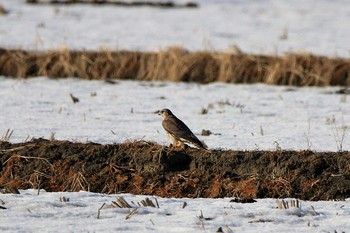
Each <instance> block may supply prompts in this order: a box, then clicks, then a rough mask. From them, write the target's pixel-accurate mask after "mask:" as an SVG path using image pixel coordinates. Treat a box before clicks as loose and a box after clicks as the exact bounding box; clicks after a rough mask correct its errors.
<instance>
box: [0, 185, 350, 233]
mask: <svg viewBox="0 0 350 233" xmlns="http://www.w3.org/2000/svg"><path fill="white" fill-rule="evenodd" d="M20 192H21V194H20V195H16V194H2V195H1V196H0V206H2V207H5V208H7V209H0V230H1V231H2V232H4V231H5V232H62V231H64V232H216V231H217V230H218V229H219V227H222V230H223V232H226V233H227V232H259V233H262V232H347V231H348V230H349V229H350V221H349V216H350V200H349V199H347V200H345V201H337V202H329V201H328V202H324V201H318V202H309V201H301V208H289V209H278V208H277V205H276V203H275V201H276V200H275V199H258V200H257V202H256V203H248V204H241V203H234V202H230V200H231V199H229V198H225V199H209V198H206V199H201V198H198V199H188V198H183V199H178V198H176V199H175V198H159V197H150V196H148V198H150V200H152V201H153V203H156V201H155V198H156V199H157V201H158V203H159V208H153V207H138V205H137V204H136V203H138V202H141V201H142V200H144V199H145V198H146V196H134V195H130V194H120V195H105V194H96V193H90V192H75V193H67V192H64V193H62V192H56V193H47V192H45V191H43V190H41V191H40V194H39V196H38V195H37V193H38V192H37V190H20ZM63 197H65V198H69V202H62V201H61V200H62V199H63ZM117 197H123V198H124V199H125V200H126V201H127V202H128V203H129V204H131V202H132V201H133V202H134V203H135V204H131V205H132V207H138V208H137V212H136V213H135V214H134V215H130V217H129V218H128V219H126V217H127V215H128V214H129V213H130V211H131V208H113V207H112V206H111V204H112V201H116V198H117ZM60 199H61V200H60ZM286 201H288V202H289V201H290V199H286ZM184 202H186V204H187V206H186V207H185V208H183V206H184ZM103 203H105V205H104V207H103V208H102V209H101V210H100V215H99V219H98V218H97V215H98V209H99V208H100V207H101V206H102V205H103ZM201 216H202V218H201ZM29 222H30V223H31V224H28V223H29Z"/></svg>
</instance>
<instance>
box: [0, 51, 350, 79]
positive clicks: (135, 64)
mask: <svg viewBox="0 0 350 233" xmlns="http://www.w3.org/2000/svg"><path fill="white" fill-rule="evenodd" d="M0 75H3V76H6V77H19V78H27V77H37V76H48V77H50V78H64V77H78V78H81V79H100V80H111V79H129V80H142V81H174V82H198V83H210V82H225V83H266V84H274V85H295V86H329V85H337V86H350V59H344V58H331V57H324V56H315V55H312V54H286V55H284V56H266V55H253V54H244V53H242V52H241V51H239V49H238V51H236V52H234V53H218V52H188V51H186V50H184V49H182V48H179V47H174V48H171V49H169V50H166V51H160V52H138V51H108V50H105V51H70V50H68V49H62V50H58V51H47V52H43V51H25V50H11V49H1V48H0Z"/></svg>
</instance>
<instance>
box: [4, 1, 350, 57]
mask: <svg viewBox="0 0 350 233" xmlns="http://www.w3.org/2000/svg"><path fill="white" fill-rule="evenodd" d="M181 2H186V1H181ZM197 2H198V3H199V4H200V7H199V8H196V9H159V8H150V7H144V8H137V7H136V8H125V7H111V6H98V7H96V6H94V7H93V6H86V5H84V6H82V5H75V6H36V5H28V4H25V0H11V1H9V0H0V4H1V5H3V6H4V7H5V8H6V9H7V10H9V14H8V15H5V16H0V47H6V48H23V49H41V50H46V49H53V48H58V47H62V46H64V47H68V48H71V49H99V48H101V47H108V48H110V49H113V50H114V49H128V50H150V51H154V50H158V49H161V50H163V49H166V48H167V47H169V46H175V45H179V46H182V47H185V48H186V49H189V50H203V49H205V50H229V49H230V47H231V46H232V45H237V46H238V47H240V48H241V49H242V50H243V51H244V52H249V53H265V54H266V53H267V54H275V53H278V54H282V53H284V52H288V51H290V52H298V51H300V50H306V51H310V52H313V53H316V54H324V55H330V56H336V55H338V56H343V57H349V51H350V44H349V43H348V41H349V23H348V22H350V4H349V3H348V1H344V0H334V1H330V0H308V1H298V0H291V1H287V0H284V1H281V0H267V1H256V0H244V1H241V0H236V1H231V0H226V1H215V0H206V1H197Z"/></svg>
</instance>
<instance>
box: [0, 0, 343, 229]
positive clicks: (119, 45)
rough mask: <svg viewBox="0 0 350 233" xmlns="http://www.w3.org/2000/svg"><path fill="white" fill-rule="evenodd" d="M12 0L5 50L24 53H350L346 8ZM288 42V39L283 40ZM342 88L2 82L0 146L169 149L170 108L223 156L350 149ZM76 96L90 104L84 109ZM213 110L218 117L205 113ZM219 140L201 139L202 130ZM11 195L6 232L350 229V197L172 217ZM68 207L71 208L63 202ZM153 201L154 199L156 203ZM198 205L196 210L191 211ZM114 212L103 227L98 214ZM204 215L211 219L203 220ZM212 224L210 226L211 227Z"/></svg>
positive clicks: (173, 211) (2, 199)
mask: <svg viewBox="0 0 350 233" xmlns="http://www.w3.org/2000/svg"><path fill="white" fill-rule="evenodd" d="M24 2H25V1H24V0H11V1H9V0H0V4H1V5H3V6H4V7H5V8H6V9H7V10H9V14H8V15H5V16H0V47H5V48H23V49H33V50H34V49H40V50H46V49H55V48H58V47H60V46H65V47H68V48H70V49H99V48H101V47H108V48H110V49H132V50H134V49H137V50H151V51H153V50H156V49H165V48H167V47H168V46H174V45H180V46H183V47H185V48H187V49H189V50H203V49H206V50H226V49H228V48H229V47H230V46H231V45H234V44H235V45H237V46H238V47H240V48H241V49H242V50H243V51H244V52H253V53H260V52H261V53H283V52H286V51H292V52H297V51H299V50H307V51H311V52H314V53H317V54H324V55H330V56H333V55H339V56H343V57H349V51H350V45H349V43H348V38H349V30H348V22H350V5H349V4H348V2H347V1H341V0H337V1H328V0H308V1H280V0H269V1H255V0H246V1H209V0H207V1H200V2H199V3H200V8H198V9H176V10H175V9H169V10H164V9H158V8H149V7H145V8H117V7H105V6H100V7H95V8H93V7H90V6H69V7H68V6H30V5H27V4H25V3H24ZM283 37H284V38H283ZM338 90H339V87H332V88H291V87H284V86H278V87H276V86H267V85H231V84H221V83H213V84H208V85H198V84H188V83H187V84H185V83H160V82H159V83H157V82H131V81H118V82H117V84H109V83H106V82H102V81H83V80H77V79H73V78H72V79H65V80H49V79H47V78H45V77H40V78H35V79H30V80H18V79H17V80H14V79H8V78H5V77H0V137H1V136H2V134H3V133H5V132H6V130H7V129H11V130H13V134H12V136H11V138H10V141H11V142H23V141H25V140H26V139H30V138H31V137H45V138H49V137H50V136H52V135H54V137H55V138H56V139H60V140H73V141H83V142H85V141H93V142H99V143H118V142H123V141H125V140H129V139H145V140H151V141H156V142H158V143H161V144H165V145H166V144H168V143H169V142H168V140H167V138H166V135H165V133H164V131H163V129H162V127H161V118H160V116H158V115H156V114H153V112H154V111H156V110H159V109H161V108H165V107H167V108H170V109H171V110H172V111H173V112H174V114H176V115H177V116H178V117H179V118H181V119H182V120H183V121H184V122H185V123H186V124H187V125H188V126H189V127H190V128H191V129H192V130H193V131H194V133H195V134H197V135H198V137H199V138H200V139H203V140H204V141H205V142H206V143H207V144H208V146H209V147H211V148H227V149H236V150H241V149H242V150H255V149H259V150H269V149H270V150H275V149H277V148H282V149H296V150H303V149H312V150H317V151H338V150H339V149H341V148H340V147H342V149H343V150H349V149H350V130H348V131H344V130H346V129H348V128H349V127H350V100H349V96H346V95H341V94H335V92H336V91H338ZM70 94H73V95H74V96H75V97H77V98H79V100H80V101H79V102H78V103H75V104H74V103H73V102H72V100H71V97H70ZM205 111H207V113H206V114H203V113H204V112H205ZM202 129H206V130H210V131H211V132H212V133H213V134H212V135H210V136H207V137H205V136H201V135H200V133H201V130H202ZM343 132H345V134H344V135H345V137H344V139H343V141H342V134H343ZM20 192H21V194H20V195H15V194H0V206H1V207H5V208H6V209H0V230H1V231H2V232H63V231H64V232H118V231H122V232H215V231H216V230H218V228H219V227H222V229H223V231H224V232H335V231H337V232H347V231H348V230H349V229H350V221H349V217H350V200H349V199H347V200H346V201H338V202H321V201H319V202H306V201H302V202H301V208H291V209H287V210H286V209H277V208H276V204H275V200H274V199H260V200H257V202H256V203H251V204H239V203H232V202H229V201H230V199H229V198H227V199H172V198H169V199H165V198H157V200H158V202H159V207H160V208H159V209H158V208H152V207H140V208H138V209H137V213H135V214H134V215H132V216H131V217H130V218H129V219H128V220H126V219H125V218H126V216H127V215H128V214H129V212H130V209H119V208H112V207H111V206H110V205H111V202H112V201H115V200H116V197H118V196H122V197H124V198H125V199H126V200H127V201H128V202H129V203H130V202H131V201H134V202H135V203H136V202H140V201H141V200H143V199H145V196H133V195H130V194H122V195H105V194H96V193H89V192H77V193H68V192H65V193H47V192H45V191H43V190H41V192H40V195H39V196H37V190H20ZM62 197H66V198H69V202H61V201H60V198H62ZM150 198H151V199H152V200H154V199H153V197H150ZM184 202H186V203H187V206H186V207H185V208H184V209H183V208H182V206H183V203H184ZM103 203H105V204H106V205H105V206H104V207H103V208H102V209H101V211H100V218H99V219H97V212H98V209H99V208H100V207H101V206H102V204H103ZM201 211H202V214H203V217H204V218H200V216H201ZM205 218H209V219H205Z"/></svg>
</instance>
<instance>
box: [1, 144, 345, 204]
mask: <svg viewBox="0 0 350 233" xmlns="http://www.w3.org/2000/svg"><path fill="white" fill-rule="evenodd" d="M0 160H1V161H0V175H1V177H0V187H1V188H2V191H9V190H12V189H13V187H17V188H18V189H27V188H35V189H37V188H41V189H45V190H46V191H53V192H54V191H79V190H88V191H92V192H100V193H101V192H102V193H122V192H127V193H133V194H150V195H158V196H161V197H214V198H215V197H237V198H242V199H245V198H267V197H272V198H286V197H293V198H299V199H304V200H333V199H337V200H338V199H345V198H348V197H350V163H349V161H350V153H349V152H337V153H334V152H332V153H331V152H327V153H325V152H322V153H316V152H312V151H282V150H281V151H234V150H210V151H206V150H199V149H194V148H185V149H184V150H175V149H170V148H168V147H164V146H162V145H159V144H156V143H153V142H146V141H132V142H124V143H122V144H109V145H101V144H96V143H77V142H69V141H49V140H46V139H33V140H32V141H29V142H26V143H18V144H12V143H9V142H0Z"/></svg>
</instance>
